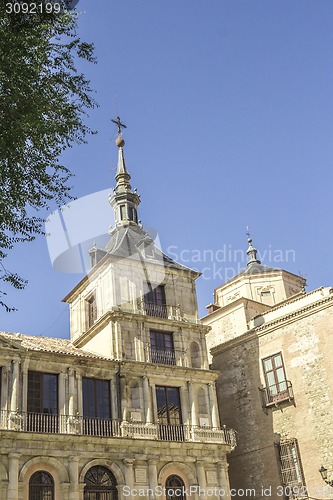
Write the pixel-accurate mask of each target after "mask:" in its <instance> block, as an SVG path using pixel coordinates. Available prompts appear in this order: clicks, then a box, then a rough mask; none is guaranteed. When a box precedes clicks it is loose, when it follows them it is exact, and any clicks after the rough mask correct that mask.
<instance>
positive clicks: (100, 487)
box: [84, 465, 118, 500]
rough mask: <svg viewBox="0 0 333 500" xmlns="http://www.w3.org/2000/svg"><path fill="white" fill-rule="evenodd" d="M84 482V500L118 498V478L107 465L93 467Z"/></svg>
mask: <svg viewBox="0 0 333 500" xmlns="http://www.w3.org/2000/svg"><path fill="white" fill-rule="evenodd" d="M84 482H85V487H84V500H118V491H117V486H116V484H117V483H116V478H115V477H114V475H113V474H112V472H111V471H110V470H109V469H107V468H106V467H102V466H101V465H96V466H94V467H91V469H89V470H88V472H87V474H86V475H85V477H84Z"/></svg>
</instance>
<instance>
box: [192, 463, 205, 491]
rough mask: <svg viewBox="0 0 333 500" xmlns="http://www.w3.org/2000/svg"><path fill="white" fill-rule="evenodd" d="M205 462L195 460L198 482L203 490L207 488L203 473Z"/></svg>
mask: <svg viewBox="0 0 333 500" xmlns="http://www.w3.org/2000/svg"><path fill="white" fill-rule="evenodd" d="M204 464H205V462H204V461H203V460H197V461H196V463H195V467H196V470H197V478H198V483H199V486H200V488H201V489H203V490H205V489H206V488H207V481H206V475H205V465H204Z"/></svg>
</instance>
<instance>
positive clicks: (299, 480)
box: [278, 438, 307, 498]
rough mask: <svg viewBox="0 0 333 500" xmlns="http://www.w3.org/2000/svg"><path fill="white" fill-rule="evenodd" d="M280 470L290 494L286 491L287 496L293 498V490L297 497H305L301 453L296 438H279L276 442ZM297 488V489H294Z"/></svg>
mask: <svg viewBox="0 0 333 500" xmlns="http://www.w3.org/2000/svg"><path fill="white" fill-rule="evenodd" d="M278 451H279V461H280V472H281V478H282V483H283V485H284V486H285V487H286V486H287V487H289V488H290V495H288V494H287V492H286V497H287V498H294V497H293V496H292V493H293V488H294V492H295V493H296V492H297V497H302V496H304V497H305V498H307V490H306V483H305V477H304V471H303V466H302V460H301V454H300V451H299V445H298V440H297V439H296V438H288V439H281V441H280V443H279V444H278ZM296 489H297V491H295V490H296Z"/></svg>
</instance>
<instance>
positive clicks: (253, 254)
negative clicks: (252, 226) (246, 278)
mask: <svg viewBox="0 0 333 500" xmlns="http://www.w3.org/2000/svg"><path fill="white" fill-rule="evenodd" d="M246 234H247V242H248V244H249V248H248V249H247V250H246V253H247V256H248V260H247V265H248V266H249V265H250V264H254V263H256V264H261V262H260V260H259V259H257V253H258V251H257V249H256V248H254V246H253V245H252V238H251V234H250V231H249V226H246Z"/></svg>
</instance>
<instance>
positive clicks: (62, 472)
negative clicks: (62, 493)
mask: <svg viewBox="0 0 333 500" xmlns="http://www.w3.org/2000/svg"><path fill="white" fill-rule="evenodd" d="M39 464H41V466H42V467H44V468H45V464H46V465H49V466H50V469H51V473H52V470H53V471H56V472H57V473H58V475H59V480H60V482H61V483H69V475H68V472H67V469H66V467H65V466H64V465H63V464H62V463H61V462H59V460H57V459H56V458H53V457H44V456H39V457H34V458H31V459H30V460H28V461H27V462H26V463H25V464H24V465H23V466H22V467H21V470H20V473H19V481H24V478H25V476H26V474H27V472H28V471H29V470H30V469H32V468H34V466H37V465H39ZM47 472H49V471H48V470H47Z"/></svg>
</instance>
